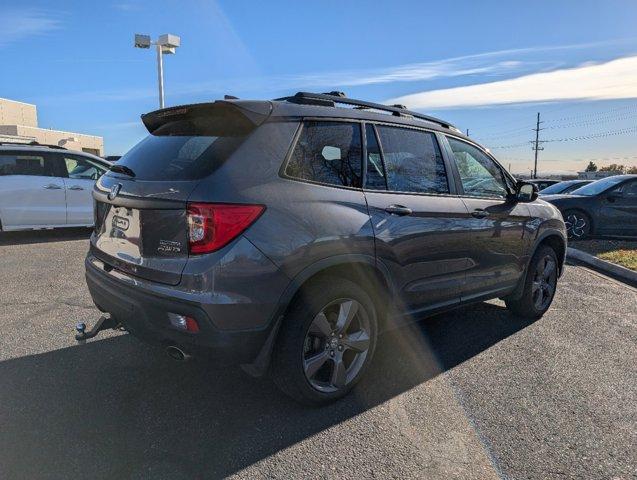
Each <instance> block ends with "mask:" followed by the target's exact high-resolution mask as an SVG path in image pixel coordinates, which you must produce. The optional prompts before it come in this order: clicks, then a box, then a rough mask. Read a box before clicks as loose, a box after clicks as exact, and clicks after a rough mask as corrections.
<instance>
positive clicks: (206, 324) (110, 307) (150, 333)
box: [85, 254, 275, 363]
mask: <svg viewBox="0 0 637 480" xmlns="http://www.w3.org/2000/svg"><path fill="white" fill-rule="evenodd" d="M85 267H86V283H87V286H88V289H89V292H90V294H91V297H92V298H93V301H94V303H95V305H96V306H97V307H98V308H99V309H100V310H101V311H103V312H108V313H110V314H111V315H112V316H113V317H115V318H116V319H117V320H119V321H120V322H121V323H122V324H123V325H124V326H125V328H126V329H127V330H128V331H129V332H130V333H131V334H133V335H134V336H136V337H138V338H139V339H141V340H142V341H145V342H147V343H151V344H155V345H163V346H168V345H176V346H179V347H180V348H181V349H182V350H184V351H185V352H186V353H189V354H192V355H198V356H206V357H210V358H212V359H214V360H216V361H220V362H222V363H251V362H252V361H253V360H254V359H255V358H256V357H257V355H258V354H259V352H260V351H261V348H262V347H263V345H264V343H265V342H266V340H267V338H268V335H269V334H270V332H271V330H272V328H273V326H274V324H275V322H274V321H272V319H270V318H264V321H263V324H262V325H259V326H257V327H255V328H251V329H242V330H223V329H220V328H219V327H218V326H217V325H215V323H214V322H213V320H212V318H211V316H210V314H209V312H210V311H214V309H215V305H214V304H203V303H201V302H199V301H188V300H185V299H184V298H183V297H184V295H183V292H180V293H179V295H170V294H167V292H166V287H165V286H159V285H153V284H152V283H150V282H146V281H142V280H139V279H136V278H133V277H130V276H128V275H126V274H124V273H121V272H118V271H117V270H114V269H113V270H110V271H107V270H106V269H104V264H103V263H102V262H101V261H100V260H99V259H97V258H95V257H93V256H92V255H90V254H89V255H88V256H87V258H86V261H85ZM210 298H213V297H210ZM198 300H200V296H199V297H198ZM223 311H224V314H226V315H227V314H231V313H232V308H230V306H229V305H228V304H224V305H223ZM169 312H171V313H176V314H180V315H188V316H190V317H193V318H194V319H195V320H196V321H197V323H198V325H199V329H200V331H199V332H198V333H188V332H184V331H180V330H177V329H175V328H174V327H172V326H171V324H170V321H169V318H168V313H169ZM240 312H241V306H240V305H237V310H236V313H240ZM227 321H228V319H224V322H227Z"/></svg>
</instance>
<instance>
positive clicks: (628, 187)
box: [618, 180, 637, 198]
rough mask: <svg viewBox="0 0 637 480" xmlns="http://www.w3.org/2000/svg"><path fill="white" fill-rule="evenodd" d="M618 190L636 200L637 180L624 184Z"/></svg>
mask: <svg viewBox="0 0 637 480" xmlns="http://www.w3.org/2000/svg"><path fill="white" fill-rule="evenodd" d="M618 190H619V191H620V192H621V193H623V194H624V195H625V196H627V197H631V198H637V180H633V181H632V182H626V183H624V184H623V185H622V186H621V187H620V188H619V189H618Z"/></svg>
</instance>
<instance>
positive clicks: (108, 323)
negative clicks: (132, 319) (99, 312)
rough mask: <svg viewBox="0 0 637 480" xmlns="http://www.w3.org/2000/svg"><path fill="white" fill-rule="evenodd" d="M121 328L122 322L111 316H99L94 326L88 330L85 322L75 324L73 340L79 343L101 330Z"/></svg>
mask: <svg viewBox="0 0 637 480" xmlns="http://www.w3.org/2000/svg"><path fill="white" fill-rule="evenodd" d="M121 329H123V327H122V324H121V323H120V322H118V321H117V320H115V319H114V318H113V317H105V316H101V317H100V319H99V320H98V321H97V323H96V324H95V326H94V327H93V328H92V329H90V330H89V331H88V332H87V331H86V324H85V323H82V322H80V323H78V324H77V325H76V326H75V330H76V331H77V333H76V334H75V340H77V341H78V342H80V343H85V342H86V341H87V340H88V339H89V338H93V337H95V336H96V335H97V334H98V333H100V332H101V331H102V330H121Z"/></svg>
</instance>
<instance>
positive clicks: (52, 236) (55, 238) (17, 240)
mask: <svg viewBox="0 0 637 480" xmlns="http://www.w3.org/2000/svg"><path fill="white" fill-rule="evenodd" d="M92 231H93V229H92V228H59V229H54V230H29V231H23V232H0V245H27V244H31V243H47V242H67V241H69V240H83V239H88V238H89V237H90V236H91V232H92Z"/></svg>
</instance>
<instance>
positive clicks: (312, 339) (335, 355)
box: [272, 277, 377, 405]
mask: <svg viewBox="0 0 637 480" xmlns="http://www.w3.org/2000/svg"><path fill="white" fill-rule="evenodd" d="M376 333H377V316H376V309H375V308H374V303H373V302H372V300H371V299H370V298H369V296H368V295H367V293H366V292H365V291H364V290H363V289H362V288H360V287H359V286H358V285H356V284H355V283H353V282H351V281H349V280H346V279H340V278H334V277H324V278H322V279H319V280H318V281H315V282H313V283H312V284H311V285H309V286H307V287H304V288H303V289H302V291H301V292H300V294H299V295H298V296H297V298H296V299H295V300H294V302H293V304H292V305H291V306H290V309H289V311H288V313H287V315H286V317H285V319H284V323H283V325H282V326H281V331H280V333H279V338H278V340H277V346H276V350H275V352H274V358H273V372H272V373H273V375H274V379H275V381H276V383H277V385H278V386H279V387H280V388H281V390H283V391H284V392H285V393H287V394H288V395H290V396H291V397H292V398H294V399H295V400H297V401H299V402H301V403H304V404H307V405H321V404H325V403H329V402H331V401H334V400H336V399H338V398H341V397H343V396H344V395H346V394H347V392H349V391H350V390H351V389H352V387H353V386H354V385H355V384H356V382H358V380H360V378H361V377H362V375H363V373H364V372H365V370H366V369H367V366H368V365H369V363H370V361H371V359H372V356H373V354H374V348H375V346H376Z"/></svg>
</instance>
